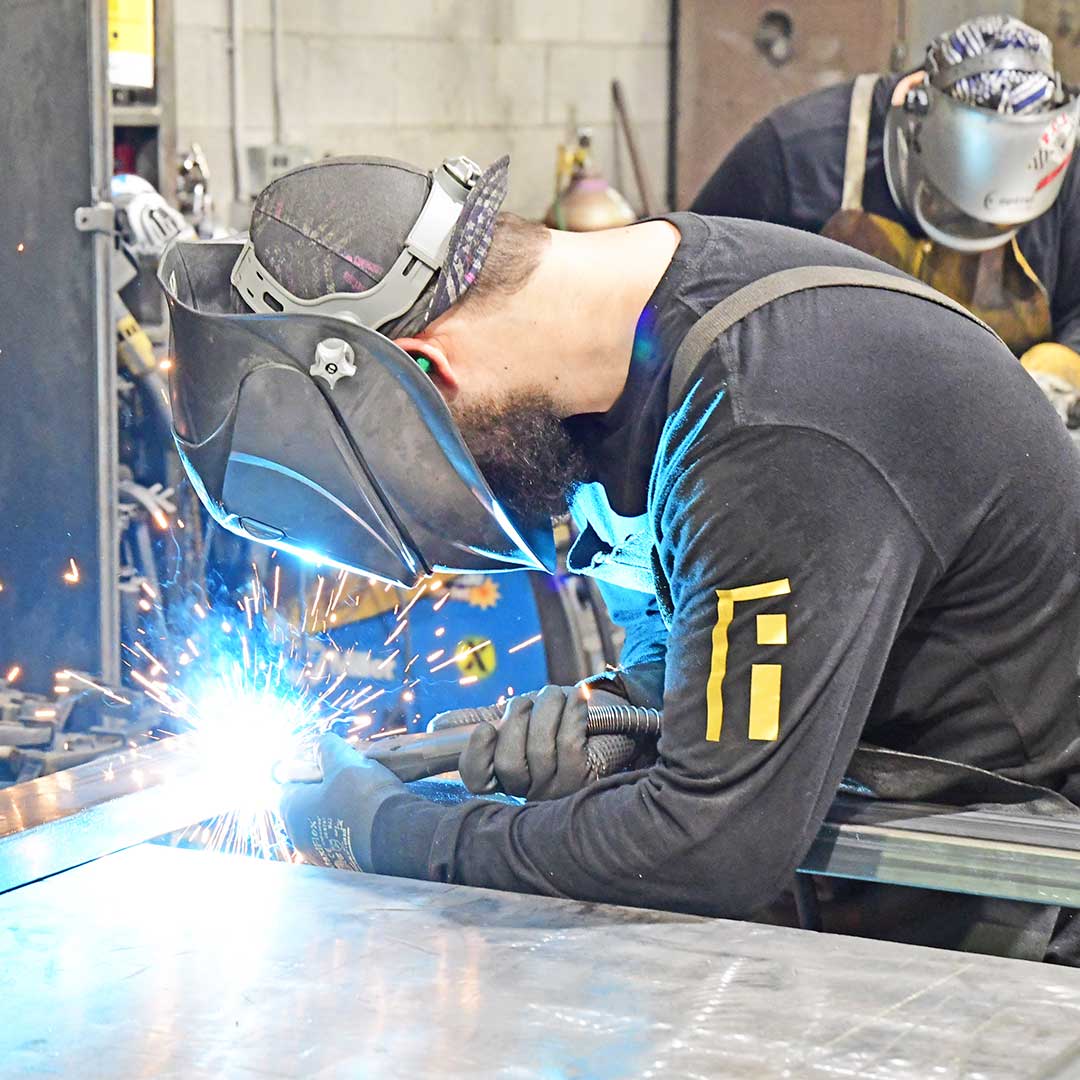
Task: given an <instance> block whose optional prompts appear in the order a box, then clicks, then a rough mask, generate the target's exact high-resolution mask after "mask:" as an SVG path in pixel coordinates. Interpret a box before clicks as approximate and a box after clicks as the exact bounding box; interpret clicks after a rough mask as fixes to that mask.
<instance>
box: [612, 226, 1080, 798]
mask: <svg viewBox="0 0 1080 1080" xmlns="http://www.w3.org/2000/svg"><path fill="white" fill-rule="evenodd" d="M673 220H674V221H675V223H676V224H677V225H678V226H679V228H680V230H681V231H682V232H683V245H682V247H681V249H680V253H679V256H678V257H677V259H676V261H675V263H674V264H673V266H672V269H671V270H670V271H669V274H668V275H667V276H666V278H665V282H664V283H663V284H662V286H661V290H658V293H662V295H661V296H660V297H659V298H658V305H657V313H656V316H655V324H656V326H657V327H658V335H657V336H658V340H659V342H660V347H659V348H658V349H657V356H659V355H661V354H662V355H664V356H665V357H666V358H668V359H670V356H671V355H672V354H673V352H674V350H675V348H676V347H677V345H678V342H679V341H680V340H681V337H682V335H683V334H685V333H686V331H687V330H688V329H689V326H690V325H691V324H692V323H693V321H694V320H695V318H696V317H699V316H700V315H702V314H704V312H706V311H707V310H709V308H711V307H712V306H713V305H714V304H715V303H717V302H718V301H720V300H721V299H723V298H724V296H726V295H728V294H730V293H731V292H733V291H735V290H736V289H737V288H739V287H741V286H742V285H744V284H746V283H748V282H749V281H751V280H754V279H755V278H758V277H762V276H764V275H766V274H769V273H773V272H775V271H777V270H780V269H784V268H786V267H789V266H797V265H814V264H823V265H841V266H855V267H863V268H868V269H877V270H881V269H884V266H883V264H880V263H878V262H876V261H875V260H873V259H871V258H870V257H868V256H866V255H863V254H862V253H860V252H857V251H855V250H853V249H851V248H848V247H845V246H843V245H839V244H836V243H833V242H832V241H828V240H824V239H821V238H819V237H814V236H810V235H807V234H805V233H799V232H794V231H792V230H785V229H779V228H774V227H771V226H768V225H764V224H761V223H757V222H749V221H735V220H723V219H702V218H698V217H694V216H691V215H676V216H675V217H674V218H673ZM646 321H651V320H649V319H648V318H647V319H646ZM699 375H700V385H698V386H697V388H696V389H695V391H694V393H693V395H692V396H691V400H690V402H689V404H688V406H687V415H686V416H685V417H684V418H682V421H681V422H682V425H683V426H684V427H685V428H693V427H697V431H696V434H695V437H694V438H693V439H692V440H691V441H690V442H689V443H686V442H680V443H679V444H678V453H677V454H676V453H675V452H674V451H672V450H671V446H670V444H669V446H668V452H667V454H666V455H665V452H664V450H663V448H662V449H661V451H660V453H659V454H658V456H657V460H656V465H655V469H654V475H653V493H654V498H653V502H652V505H651V507H650V511H651V513H652V515H653V516H654V518H655V519H663V517H664V515H665V514H669V515H670V514H672V513H673V511H672V509H671V507H669V506H667V505H666V504H665V499H664V497H663V496H664V492H666V491H670V490H672V489H673V485H674V484H675V483H676V482H677V480H678V479H679V478H682V477H683V476H684V475H685V473H686V472H687V470H690V471H693V469H694V468H695V466H696V464H697V463H699V462H710V465H709V468H708V473H709V480H708V483H709V486H710V491H709V495H708V498H707V499H704V498H703V499H699V500H698V501H697V503H696V504H695V507H696V508H695V510H694V511H693V512H694V513H696V514H697V515H698V516H699V518H700V520H697V521H695V528H694V534H695V535H708V536H715V537H716V540H715V542H716V543H717V544H720V545H722V546H724V547H726V548H734V549H738V548H739V547H740V546H742V547H746V548H748V549H749V548H754V549H762V548H764V550H763V551H760V552H759V551H755V554H761V555H762V556H763V557H764V558H765V560H766V564H767V566H768V573H769V574H771V575H773V576H774V577H776V578H789V579H790V582H791V588H792V597H793V606H795V607H797V608H798V612H797V615H796V614H792V615H791V616H789V618H790V619H791V620H792V631H791V638H790V640H791V647H790V648H789V649H788V650H786V655H785V657H784V659H785V665H784V680H785V687H786V688H789V689H788V691H787V692H788V693H789V694H790V695H792V696H791V697H790V698H788V699H787V700H786V702H785V706H784V711H785V713H787V714H788V715H792V716H795V715H797V714H798V709H799V707H798V705H797V704H795V701H794V695H796V694H797V693H798V691H799V686H800V680H803V681H804V684H805V685H806V686H812V685H815V683H816V681H817V677H818V675H819V674H820V673H819V671H818V670H817V669H818V668H819V666H820V663H821V659H822V652H821V650H819V649H818V648H811V649H806V648H804V647H801V643H800V642H799V641H798V640H797V638H796V633H795V625H796V623H795V621H794V620H795V619H796V618H797V619H799V620H800V621H802V620H805V629H803V630H802V631H801V632H802V633H803V634H805V635H810V636H814V635H818V634H822V633H824V634H833V635H834V636H836V637H837V641H836V648H838V649H839V648H857V647H859V645H860V642H859V641H858V638H859V636H860V634H862V633H863V632H864V631H863V628H862V627H860V623H859V619H860V615H859V613H860V612H866V613H869V612H870V611H871V609H872V608H873V606H874V604H875V600H876V598H877V593H878V591H879V590H880V589H881V588H882V582H883V578H884V575H887V574H888V573H889V572H891V571H892V570H893V569H894V568H895V567H897V566H898V565H899V564H900V563H902V562H905V561H906V562H907V563H909V564H910V566H909V578H910V579H909V580H908V581H907V582H906V583H905V584H904V586H903V589H902V591H901V592H898V594H897V598H896V602H897V603H899V604H900V608H901V609H900V610H896V611H895V612H894V613H892V615H891V616H890V618H892V619H893V624H892V625H891V626H887V625H885V624H883V625H881V626H880V627H879V628H878V629H879V632H880V634H881V636H880V637H879V638H878V639H877V640H876V642H875V646H874V647H875V648H876V649H885V650H887V652H888V659H887V661H886V662H885V664H884V667H883V669H882V670H881V672H880V676H876V675H871V674H870V672H869V671H867V670H863V669H860V670H859V672H858V673H854V672H853V673H851V674H848V675H846V676H844V677H845V678H849V679H867V678H872V679H873V680H874V685H872V686H863V687H861V688H860V689H861V692H862V693H863V694H868V695H869V697H870V698H872V704H871V705H870V708H869V711H868V715H867V717H866V724H865V728H864V729H863V731H862V733H861V734H862V737H863V738H864V739H865V740H868V741H870V742H872V743H875V744H878V745H881V746H885V747H890V748H894V749H898V750H905V751H908V752H912V753H918V754H925V755H929V756H935V757H942V758H946V759H949V760H958V761H962V762H965V763H969V764H972V765H978V766H980V767H982V768H986V769H992V770H997V771H1001V772H1003V773H1005V774H1006V775H1009V776H1012V777H1014V778H1017V779H1023V780H1029V781H1032V782H1035V783H1044V784H1049V785H1051V786H1054V787H1059V786H1060V785H1061V784H1062V782H1063V780H1064V777H1065V776H1066V775H1069V774H1076V775H1077V777H1078V781H1080V757H1078V754H1080V745H1077V741H1078V737H1080V725H1078V712H1077V686H1076V671H1077V666H1078V662H1080V557H1078V555H1077V552H1078V551H1080V462H1078V461H1077V459H1076V451H1075V449H1074V447H1073V444H1072V442H1071V440H1070V439H1069V437H1068V435H1067V433H1066V431H1065V430H1064V428H1063V427H1062V425H1061V424H1060V422H1059V421H1058V419H1057V417H1056V416H1055V414H1054V413H1053V410H1052V409H1051V408H1050V407H1049V406H1048V404H1047V402H1046V400H1045V399H1044V398H1043V396H1042V394H1041V393H1040V392H1039V390H1038V388H1037V387H1036V386H1035V384H1034V383H1033V382H1032V381H1031V379H1030V378H1029V377H1028V376H1027V375H1026V373H1025V372H1024V371H1023V369H1022V368H1020V366H1019V365H1017V364H1016V362H1015V360H1014V359H1013V358H1012V356H1011V354H1010V353H1009V352H1008V350H1007V349H1005V348H1004V347H1003V346H1002V345H1001V344H1000V343H999V342H997V341H995V339H994V338H993V337H992V336H991V335H990V334H989V333H988V332H987V331H986V330H985V329H983V328H981V327H979V326H978V325H977V324H976V323H974V322H973V321H971V320H968V319H965V318H963V317H962V316H959V315H955V314H953V313H951V312H948V311H946V310H945V309H942V308H939V307H937V306H935V305H933V304H931V303H928V302H926V301H923V300H919V299H915V298H913V297H909V296H903V295H896V294H894V293H889V292H883V291H878V290H872V289H852V288H830V289H824V290H814V291H809V292H803V293H798V294H794V295H791V296H788V297H785V298H783V299H781V300H778V301H776V302H774V303H773V304H771V305H770V306H768V307H767V308H764V309H761V310H759V311H758V312H755V313H754V314H752V315H750V316H748V317H747V318H746V319H745V320H744V321H743V322H742V323H740V324H738V325H737V326H736V327H734V328H733V329H732V330H731V331H730V332H729V333H728V334H726V335H724V336H723V337H722V338H721V339H720V340H719V341H718V342H717V344H716V346H715V347H714V348H713V349H712V350H710V352H709V353H708V354H707V355H706V358H705V359H704V360H703V362H702V364H701V368H700V372H699ZM635 384H637V389H636V390H632V391H631V392H632V393H634V394H637V396H638V397H639V399H640V400H639V401H638V402H637V403H635V404H634V407H632V408H628V407H626V405H627V403H620V405H621V408H620V406H617V407H616V409H617V410H618V411H621V413H622V414H623V415H624V416H625V417H627V418H628V419H629V418H630V417H632V418H633V420H632V423H629V424H628V425H627V430H628V431H632V432H633V434H634V439H635V441H636V443H637V445H639V446H640V445H641V444H642V443H643V442H647V441H648V436H647V434H646V433H647V432H648V431H649V430H650V429H652V430H655V429H656V428H657V426H658V425H659V423H660V420H659V419H658V418H654V419H653V420H652V422H651V423H650V413H656V412H658V410H659V407H660V398H661V397H662V395H657V394H656V392H655V389H654V390H653V392H652V393H647V392H646V391H645V389H644V387H645V385H646V380H645V379H644V378H643V376H642V374H641V373H640V372H639V373H637V374H635V373H634V372H633V371H632V373H631V380H630V384H629V385H630V386H631V387H632V388H633V387H634V386H635ZM658 385H662V386H663V387H665V388H666V373H663V374H660V375H659V383H658ZM607 438H608V439H610V438H611V435H610V433H607ZM606 453H607V455H608V457H609V458H610V460H611V464H610V466H609V467H608V468H607V470H606V475H602V477H601V479H602V481H604V482H605V486H606V487H607V489H608V492H609V498H610V499H611V505H612V506H613V507H614V508H615V509H616V510H618V511H619V512H621V513H631V512H634V511H635V510H637V509H640V507H635V506H634V505H633V501H632V500H628V497H627V494H626V492H625V491H624V490H622V485H623V484H625V481H626V478H627V477H628V476H629V477H633V476H634V475H635V472H636V470H635V469H634V467H633V466H634V462H635V455H634V454H633V453H632V452H630V451H629V448H628V447H620V446H619V443H618V440H616V443H615V446H614V447H611V446H608V447H607V450H606ZM650 456H651V451H650ZM838 456H841V457H843V458H844V459H845V460H844V461H842V462H841V461H838V460H837V458H838ZM815 460H820V463H821V470H820V471H817V472H815V470H814V468H813V466H812V464H811V463H812V462H814V461H815ZM848 480H850V483H851V487H850V491H847V490H845V488H844V485H845V483H846V482H847V481H848ZM865 484H871V485H872V486H873V487H874V488H875V489H878V490H879V493H880V495H881V498H882V499H883V500H884V501H885V502H886V503H887V504H889V506H890V507H891V508H892V509H894V510H896V511H897V512H898V513H900V514H901V515H902V517H903V519H904V521H905V528H909V529H910V532H911V536H910V537H909V538H906V539H905V538H902V537H901V536H900V535H899V533H898V532H897V533H896V534H892V535H885V536H883V537H882V540H881V544H880V545H879V547H878V550H876V551H875V552H873V553H872V555H868V554H866V552H865V550H864V554H863V555H862V556H861V557H856V556H855V554H854V553H855V552H856V551H858V550H860V549H862V544H863V541H864V540H865V539H866V538H867V537H869V536H872V535H876V533H877V531H878V530H880V529H881V524H882V523H881V520H880V513H881V508H880V507H879V506H877V505H876V503H875V504H874V505H867V500H866V498H865V494H864V491H865V488H864V485H865ZM793 486H794V487H795V488H797V489H798V490H792V487H793ZM808 486H809V487H810V489H811V490H810V491H809V493H808V492H807V487H808ZM815 489H816V490H820V492H821V495H820V499H819V502H820V504H821V505H822V506H824V505H825V503H826V502H829V503H832V504H834V505H835V507H836V508H837V516H836V517H834V519H833V520H831V521H830V522H828V523H825V522H822V521H814V522H809V521H808V522H804V524H803V525H802V526H800V527H799V528H797V529H793V530H791V531H789V532H785V531H783V530H778V529H776V528H775V526H772V527H770V529H769V530H766V531H763V532H761V533H760V534H759V533H757V532H755V529H756V525H755V522H754V521H753V520H747V518H748V515H747V514H746V511H745V507H746V506H747V505H751V506H754V505H756V506H758V507H759V508H761V515H759V516H764V517H766V518H768V519H769V520H770V521H776V520H781V521H782V520H783V519H784V516H785V515H784V509H785V500H790V505H791V506H792V508H793V512H794V504H795V502H796V501H802V502H809V503H811V504H812V503H813V502H814V501H815V498H816V497H815V495H814V490H815ZM679 501H680V500H679V499H678V497H676V498H674V499H671V500H670V502H671V505H672V506H675V505H676V504H677V503H678V502H679ZM750 516H752V515H750ZM740 520H741V521H743V524H742V525H740V524H737V522H740ZM815 531H816V532H817V535H815ZM834 532H835V535H832V534H833V533H834ZM821 545H829V547H830V548H831V549H832V550H831V552H830V554H831V555H832V556H833V558H832V560H831V562H829V564H828V565H825V563H826V560H824V559H822V557H821V555H822V552H821V551H820V550H818V549H819V548H820V546H821ZM845 545H850V547H851V549H852V558H851V560H849V561H847V562H845V560H844V559H843V557H842V553H843V549H844V547H845ZM890 545H894V546H895V550H892V551H890V549H889V546H890ZM901 549H903V550H901ZM837 551H839V552H840V557H839V558H837V557H836V555H837ZM749 554H750V553H749V551H748V552H747V555H748V556H749ZM669 560H670V562H669V566H670V569H671V573H672V575H673V577H675V578H678V577H684V576H685V575H686V570H685V569H684V568H680V567H679V566H678V565H677V563H678V561H679V557H678V554H677V553H675V552H672V553H671V554H670V555H669ZM815 571H819V572H815ZM733 572H736V571H734V570H732V571H725V576H726V575H728V574H730V573H733ZM731 584H734V585H745V584H747V582H744V581H741V580H740V581H732V582H731ZM841 613H843V614H842V615H841ZM886 622H887V620H886ZM844 635H850V640H849V641H847V642H846V643H845V641H844V640H843V639H844ZM756 645H757V643H756V642H755V640H754V637H753V635H752V634H750V635H732V637H731V641H730V645H729V648H730V650H731V653H730V656H729V661H728V662H729V668H730V669H731V670H735V669H737V668H738V666H739V661H740V659H742V660H744V661H745V663H744V665H743V666H744V668H745V670H746V671H747V672H748V673H751V672H752V669H753V664H754V662H755V661H760V660H761V659H762V657H761V656H760V655H759V654H760V650H759V649H757V648H756ZM824 651H825V652H826V653H827V652H828V650H827V649H826V650H824ZM801 656H805V657H806V663H807V670H806V671H804V672H803V671H800V667H801V664H800V657H801ZM669 668H670V664H669ZM668 677H669V681H670V679H671V677H672V672H671V671H670V670H669V672H668ZM741 692H742V691H741V690H739V689H737V688H736V687H735V686H734V685H733V684H732V683H731V682H730V681H729V683H728V689H727V691H726V693H727V694H729V695H730V696H731V697H733V698H737V697H738V696H739V694H740V693H741ZM750 692H751V690H750V687H749V686H747V687H746V688H745V693H746V694H747V695H749V694H750ZM836 719H837V721H840V720H841V718H836ZM1075 794H1076V795H1077V796H1078V797H1080V791H1077V792H1076V793H1075Z"/></svg>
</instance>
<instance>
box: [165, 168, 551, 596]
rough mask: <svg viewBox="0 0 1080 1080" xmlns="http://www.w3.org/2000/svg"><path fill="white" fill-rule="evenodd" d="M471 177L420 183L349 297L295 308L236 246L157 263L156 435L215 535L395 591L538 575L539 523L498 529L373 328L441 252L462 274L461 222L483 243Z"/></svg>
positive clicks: (441, 267)
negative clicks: (163, 330)
mask: <svg viewBox="0 0 1080 1080" xmlns="http://www.w3.org/2000/svg"><path fill="white" fill-rule="evenodd" d="M456 167H457V163H455V168H456ZM474 168H475V167H474ZM504 171H505V169H504ZM478 176H479V170H476V174H475V175H472V174H470V175H469V176H467V177H466V180H467V181H468V180H472V181H473V182H474V183H473V184H469V183H462V184H460V191H451V194H452V196H453V197H452V198H444V197H443V196H444V195H446V194H447V189H449V188H451V187H452V185H451V184H450V183H446V184H445V186H444V184H443V183H442V182H441V181H440V178H439V176H438V171H436V174H435V175H434V176H433V177H432V180H431V190H434V189H436V188H438V193H437V194H435V195H434V196H432V194H431V191H429V192H428V196H427V198H426V199H425V201H424V205H423V208H422V209H421V211H420V214H419V217H418V218H417V219H416V222H415V224H414V226H413V228H412V229H411V230H410V233H409V237H408V240H407V242H406V244H405V245H404V249H403V250H404V251H406V252H409V254H408V255H407V256H406V257H403V258H402V259H400V260H399V262H400V265H398V264H397V263H395V265H394V267H392V268H391V270H390V271H389V273H387V274H384V275H383V277H382V278H381V280H380V281H379V283H378V284H377V285H376V286H375V287H373V288H371V289H368V290H364V291H361V292H359V293H357V294H355V295H353V294H348V293H335V294H329V295H327V296H325V297H323V298H321V300H320V299H316V300H307V299H304V298H301V297H297V296H295V295H293V294H292V293H291V292H290V290H288V289H286V288H285V287H284V286H283V285H282V284H281V283H280V282H279V281H277V280H275V278H274V277H273V275H271V274H270V272H269V271H268V270H267V268H266V266H265V265H264V264H263V263H262V262H261V261H260V260H258V259H257V258H255V256H254V253H253V250H252V247H251V245H250V243H249V242H245V241H243V240H237V241H179V242H176V243H174V244H173V245H171V246H170V247H169V248H168V250H167V251H166V253H165V256H164V258H163V259H162V262H161V266H160V269H159V278H160V281H161V284H162V286H163V288H164V290H165V293H166V297H167V299H168V303H169V309H170V314H171V318H172V333H173V349H174V362H173V367H172V369H171V371H170V379H169V382H170V395H171V402H172V410H173V429H174V431H173V433H174V437H175V440H176V445H177V448H178V449H179V452H180V456H181V459H182V461H183V463H184V467H185V469H186V471H187V473H188V476H189V477H190V479H191V481H192V484H193V486H194V487H195V490H196V491H197V493H198V495H199V497H200V499H201V501H202V502H203V504H204V505H205V506H206V507H207V509H208V510H209V512H210V513H211V515H212V516H213V517H214V519H215V520H216V521H217V522H219V523H220V524H221V525H223V526H224V527H225V528H227V529H229V530H230V531H231V532H234V533H236V534H238V535H240V536H244V537H247V538H248V539H251V540H256V541H259V542H261V543H265V544H269V545H271V546H273V547H278V548H282V549H285V550H288V551H292V552H295V553H297V554H300V555H301V556H304V557H307V558H309V559H311V560H312V561H315V562H322V563H327V564H330V565H334V566H338V567H343V568H347V569H349V570H353V571H356V572H358V573H362V574H367V575H371V576H373V577H377V578H379V579H381V580H384V581H389V582H395V583H398V584H401V585H406V586H408V585H413V584H415V583H416V581H418V580H419V579H420V578H421V577H422V576H424V575H426V574H428V573H430V572H432V571H437V570H441V571H450V572H475V571H485V572H492V571H499V570H512V569H520V568H529V569H536V570H541V569H553V567H554V543H553V538H552V533H551V525H550V521H546V520H544V521H539V520H538V521H534V522H523V521H515V520H513V518H512V517H511V515H510V514H509V513H508V512H507V511H505V510H504V508H503V507H502V506H501V505H500V503H499V502H498V500H497V499H496V497H495V495H494V493H493V492H492V490H491V488H490V487H489V486H488V484H487V482H486V481H485V479H484V477H483V475H482V474H481V472H480V470H479V468H478V467H477V465H476V463H475V461H474V460H473V457H472V455H471V454H470V453H469V450H468V449H467V447H466V446H465V443H464V441H463V440H462V438H461V434H460V432H459V431H458V429H457V426H456V425H455V423H454V421H453V419H452V417H451V415H450V411H449V409H448V408H447V406H446V403H445V402H444V400H443V398H442V395H441V394H440V393H439V392H438V390H437V389H436V387H435V386H434V384H433V383H432V382H431V380H430V379H429V378H428V376H427V375H426V374H425V371H424V370H422V367H421V365H420V364H419V363H418V362H417V360H415V359H413V358H412V357H411V356H409V355H408V354H407V353H406V352H404V351H403V350H402V349H400V348H399V347H398V346H397V345H395V344H394V343H393V341H391V340H390V338H389V337H387V336H385V335H384V334H382V333H379V332H378V330H377V329H375V327H379V326H383V327H385V326H388V325H393V323H394V320H395V319H396V318H397V317H399V316H400V315H401V313H402V312H405V311H407V310H408V309H409V308H410V307H413V306H415V303H416V301H417V300H418V298H420V297H421V296H422V294H424V293H425V291H426V290H427V291H430V287H431V286H432V285H433V284H436V282H435V279H436V277H441V276H446V265H447V259H448V257H450V256H453V255H454V252H455V250H456V251H457V255H458V259H459V268H460V267H461V266H466V267H467V266H468V264H469V262H470V259H469V257H468V252H469V250H470V248H469V242H468V241H467V240H466V242H465V244H464V245H462V243H461V242H460V240H461V237H462V236H463V235H466V234H467V233H469V229H468V228H467V227H465V226H466V224H467V223H463V221H462V220H461V219H462V218H463V217H467V216H468V215H469V211H470V209H471V210H472V211H473V214H472V219H473V221H472V224H473V228H472V230H471V232H472V234H475V233H476V230H477V228H478V227H481V231H482V226H483V222H482V221H481V222H480V225H479V226H478V225H477V213H478V211H476V209H475V208H476V199H473V200H470V199H469V198H468V196H469V195H470V194H472V193H473V192H472V188H473V187H474V186H475V180H476V179H477V177H478ZM477 197H478V198H482V196H477ZM499 201H501V200H499ZM463 229H464V231H463ZM448 251H449V256H448ZM462 252H464V253H465V254H464V255H462ZM462 260H464V261H462ZM418 263H419V264H420V266H421V268H420V269H417V264H418ZM465 272H466V273H468V272H469V271H468V270H466V271H465ZM234 286H235V288H234ZM454 288H455V286H454V285H453V284H452V283H451V285H450V289H451V292H453V290H454ZM443 291H444V285H442V284H437V285H436V288H435V294H434V295H435V299H434V301H433V303H435V304H438V303H440V300H439V296H440V294H441V293H442V292H443ZM252 293H258V295H257V296H253V295H251V294H252ZM373 294H374V295H373ZM252 301H255V302H254V303H253V302H252ZM252 308H254V309H255V310H254V311H253V310H252Z"/></svg>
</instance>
